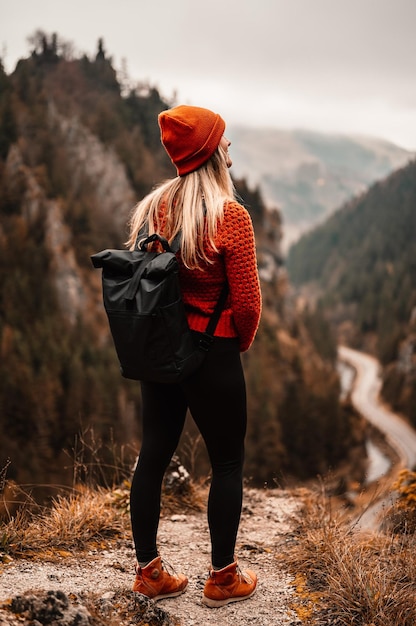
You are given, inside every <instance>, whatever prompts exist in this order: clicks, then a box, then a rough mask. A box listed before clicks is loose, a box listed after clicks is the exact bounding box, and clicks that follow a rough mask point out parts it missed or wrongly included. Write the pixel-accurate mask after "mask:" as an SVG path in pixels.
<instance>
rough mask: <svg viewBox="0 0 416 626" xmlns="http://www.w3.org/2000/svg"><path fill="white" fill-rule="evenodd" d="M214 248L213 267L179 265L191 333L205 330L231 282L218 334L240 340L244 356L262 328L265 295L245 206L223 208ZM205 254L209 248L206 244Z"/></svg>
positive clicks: (233, 205)
mask: <svg viewBox="0 0 416 626" xmlns="http://www.w3.org/2000/svg"><path fill="white" fill-rule="evenodd" d="M161 209H162V211H163V208H162V207H161ZM215 244H216V247H217V249H218V252H214V251H211V252H208V256H209V258H210V260H212V261H213V263H212V264H208V263H206V264H204V265H203V266H202V267H201V269H194V270H189V269H187V268H186V267H185V266H184V265H183V263H182V262H181V261H180V273H179V279H180V283H181V288H182V296H183V300H184V303H185V308H186V311H187V317H188V322H189V326H190V328H191V329H192V330H196V331H200V332H203V331H205V329H206V326H207V323H208V319H209V316H210V315H211V314H212V312H213V310H214V307H215V305H216V303H217V301H218V298H219V295H220V292H221V289H222V286H223V285H224V282H225V281H226V280H227V281H228V286H229V295H228V299H227V302H226V305H225V307H224V309H223V311H222V314H221V317H220V319H219V322H218V325H217V328H216V331H215V335H216V336H217V337H239V339H240V351H241V352H244V351H245V350H248V348H249V347H250V345H251V343H252V342H253V339H254V337H255V334H256V331H257V328H258V325H259V321H260V314H261V292H260V282H259V277H258V271H257V261H256V249H255V240H254V231H253V226H252V222H251V218H250V215H249V213H248V211H247V210H246V209H245V208H244V207H243V206H242V205H241V204H238V203H237V202H230V203H227V204H226V205H225V207H224V219H223V221H222V222H221V223H219V224H218V230H217V235H216V238H215ZM205 249H206V250H209V249H210V248H209V246H208V244H207V245H206V247H205Z"/></svg>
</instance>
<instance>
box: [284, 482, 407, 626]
mask: <svg viewBox="0 0 416 626" xmlns="http://www.w3.org/2000/svg"><path fill="white" fill-rule="evenodd" d="M303 500H304V507H303V511H302V513H301V515H300V516H299V518H298V519H297V520H296V523H297V531H296V535H295V536H294V542H293V544H292V546H291V547H290V548H289V549H288V550H287V551H286V553H285V554H284V555H282V556H279V559H281V558H283V559H284V560H285V562H286V564H287V565H288V567H289V569H290V570H291V571H292V572H293V573H294V575H295V580H296V592H297V601H296V603H295V605H294V606H293V608H294V610H295V611H296V612H297V614H298V616H299V618H300V619H301V620H303V621H304V622H305V623H307V624H316V625H321V624H328V625H329V624H330V625H331V626H415V624H416V550H415V548H416V538H415V536H414V534H413V535H411V534H407V535H399V534H397V533H391V532H389V533H387V534H384V533H372V534H364V533H360V532H358V531H356V530H354V527H353V526H352V525H351V524H348V523H347V522H346V521H345V519H343V518H342V516H341V515H340V514H337V513H335V512H334V511H332V510H331V505H330V501H329V500H328V499H327V498H326V497H325V496H324V495H315V494H312V493H308V494H307V495H304V498H303Z"/></svg>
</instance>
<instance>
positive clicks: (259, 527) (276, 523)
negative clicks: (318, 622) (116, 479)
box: [0, 490, 300, 626]
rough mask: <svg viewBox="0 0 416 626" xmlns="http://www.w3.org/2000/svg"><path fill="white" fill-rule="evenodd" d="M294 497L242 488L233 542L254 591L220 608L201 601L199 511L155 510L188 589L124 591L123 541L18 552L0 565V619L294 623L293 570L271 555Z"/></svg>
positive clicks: (128, 558)
mask: <svg viewBox="0 0 416 626" xmlns="http://www.w3.org/2000/svg"><path fill="white" fill-rule="evenodd" d="M298 506H299V501H298V500H297V498H296V497H293V496H289V495H288V494H287V493H285V492H284V491H280V490H265V491H259V490H248V491H247V492H246V494H245V502H244V510H243V515H242V520H241V526H240V533H239V538H238V544H237V554H238V557H239V561H240V565H241V566H242V568H244V567H250V568H251V569H253V570H255V571H256V572H257V574H258V576H259V584H258V589H257V592H256V594H255V595H254V596H253V597H252V598H250V599H249V600H247V601H244V602H238V603H234V604H230V605H228V606H225V607H222V608H220V609H209V608H207V607H205V606H204V605H203V604H202V602H201V595H202V589H203V585H204V581H205V578H206V576H207V571H208V567H209V563H210V553H209V540H208V537H209V536H208V528H207V523H206V515H205V512H198V513H187V514H186V515H185V514H175V515H167V516H165V517H162V519H161V524H160V533H159V547H160V553H161V555H162V557H163V558H164V559H166V560H167V561H168V562H169V563H170V564H171V565H172V566H173V567H174V568H175V569H177V570H180V571H183V572H184V573H186V574H187V575H188V577H189V586H188V589H187V591H186V592H185V593H184V594H183V595H181V596H179V597H177V598H167V599H164V600H161V601H159V602H157V603H155V602H153V601H149V600H147V599H144V598H143V597H142V596H139V595H138V594H133V593H132V592H131V591H130V588H131V585H132V583H133V579H134V557H133V553H132V547H131V545H130V544H129V543H125V544H124V545H119V546H117V547H115V548H111V549H108V548H107V549H103V550H98V549H97V550H90V551H89V552H88V553H86V554H83V555H82V557H77V558H75V557H74V556H73V555H63V556H62V558H61V559H60V560H59V561H57V562H48V561H38V560H36V559H32V560H20V559H16V560H14V561H11V562H10V563H8V564H3V565H0V572H1V575H0V626H5V625H6V624H8V625H13V626H15V625H17V624H25V625H28V626H29V624H30V625H31V626H39V624H59V625H60V626H84V625H85V626H87V625H88V626H91V625H94V626H95V625H104V624H108V625H110V624H111V625H116V624H117V625H120V626H128V625H130V624H143V625H144V624H148V626H156V625H164V626H176V625H180V626H197V625H198V626H209V625H212V626H231V625H232V626H236V625H238V626H240V625H241V626H245V625H247V626H249V625H250V624H252V625H253V626H254V625H255V626H295V625H296V624H300V620H299V619H298V618H297V614H296V612H295V611H294V606H295V604H296V602H297V599H296V595H295V588H294V586H293V578H292V577H291V576H290V575H289V574H288V573H287V572H286V571H285V570H284V568H282V567H281V566H280V565H279V558H278V555H279V553H281V551H282V549H283V550H284V545H285V542H286V541H287V539H288V537H289V533H290V532H291V530H292V529H293V525H294V524H295V522H294V520H293V517H292V516H293V514H294V513H295V512H296V510H297V508H298Z"/></svg>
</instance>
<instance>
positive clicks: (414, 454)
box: [338, 346, 416, 528]
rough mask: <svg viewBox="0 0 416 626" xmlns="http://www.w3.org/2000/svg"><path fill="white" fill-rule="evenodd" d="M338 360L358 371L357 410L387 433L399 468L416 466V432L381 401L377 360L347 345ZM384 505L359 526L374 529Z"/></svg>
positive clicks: (364, 517) (380, 503)
mask: <svg viewBox="0 0 416 626" xmlns="http://www.w3.org/2000/svg"><path fill="white" fill-rule="evenodd" d="M338 358H339V360H340V361H343V362H345V363H347V364H348V365H349V366H350V367H352V368H353V369H354V370H355V372H356V377H355V380H354V384H353V389H352V392H351V401H352V403H353V405H354V406H355V408H356V409H357V411H359V413H361V415H362V416H363V417H364V418H365V419H366V420H368V421H369V422H371V423H372V424H373V425H374V426H375V427H376V428H378V430H380V431H381V432H383V433H384V435H385V437H386V440H387V443H388V444H389V445H390V447H391V448H393V450H395V451H396V453H397V454H398V456H399V459H400V466H401V467H405V468H409V469H413V468H414V467H415V466H416V430H414V429H413V428H412V427H411V426H410V425H409V424H408V423H407V422H406V421H405V420H404V419H403V418H401V417H400V416H399V415H396V414H395V413H393V412H391V411H390V410H389V409H388V408H387V407H385V406H383V404H382V403H381V402H380V399H379V393H380V388H381V379H380V376H379V363H378V361H377V360H376V359H375V358H373V357H371V356H369V355H368V354H364V353H363V352H358V351H356V350H352V349H351V348H347V347H345V346H340V347H339V348H338ZM385 505H386V501H385V500H382V501H378V502H376V503H375V504H373V505H372V506H371V507H369V508H368V509H367V510H366V512H365V513H364V514H363V515H362V517H361V519H360V526H361V527H363V528H364V527H371V526H374V524H375V520H376V518H377V515H378V513H379V511H380V510H381V509H382V507H384V506H385Z"/></svg>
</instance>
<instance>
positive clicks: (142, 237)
mask: <svg viewBox="0 0 416 626" xmlns="http://www.w3.org/2000/svg"><path fill="white" fill-rule="evenodd" d="M156 240H158V241H160V243H161V244H162V246H163V249H164V250H165V252H173V253H174V254H176V253H177V252H179V248H180V247H181V242H182V231H179V232H178V234H177V235H176V236H175V238H174V239H173V241H172V243H169V242H168V240H167V239H166V238H165V237H162V235H158V234H157V233H154V234H153V235H150V236H149V229H148V225H147V223H145V224H143V226H142V227H141V229H140V230H139V232H138V233H137V237H136V243H135V244H134V249H135V250H145V249H146V246H147V244H148V243H151V242H152V241H156Z"/></svg>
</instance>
